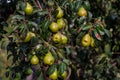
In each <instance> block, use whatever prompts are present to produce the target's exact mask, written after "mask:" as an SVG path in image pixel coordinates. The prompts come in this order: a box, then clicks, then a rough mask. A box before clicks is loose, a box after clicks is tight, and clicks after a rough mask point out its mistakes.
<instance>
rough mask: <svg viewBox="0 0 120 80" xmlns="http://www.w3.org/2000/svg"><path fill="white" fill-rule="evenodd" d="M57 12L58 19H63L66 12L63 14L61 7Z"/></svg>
mask: <svg viewBox="0 0 120 80" xmlns="http://www.w3.org/2000/svg"><path fill="white" fill-rule="evenodd" d="M56 10H57V11H58V13H57V15H56V17H57V18H62V17H63V15H64V12H63V10H62V9H61V7H59V6H58V7H57V9H56Z"/></svg>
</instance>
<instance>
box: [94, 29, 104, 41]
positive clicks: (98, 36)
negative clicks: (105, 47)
mask: <svg viewBox="0 0 120 80" xmlns="http://www.w3.org/2000/svg"><path fill="white" fill-rule="evenodd" d="M93 33H94V35H95V37H96V39H98V40H100V41H101V40H102V38H101V35H100V34H99V33H98V32H97V30H96V29H94V31H93Z"/></svg>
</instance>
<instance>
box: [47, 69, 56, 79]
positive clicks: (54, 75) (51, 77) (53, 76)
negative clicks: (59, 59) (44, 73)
mask: <svg viewBox="0 0 120 80" xmlns="http://www.w3.org/2000/svg"><path fill="white" fill-rule="evenodd" d="M49 77H50V79H52V80H57V78H58V71H57V69H55V71H54V72H53V73H52V74H51V75H50V76H49Z"/></svg>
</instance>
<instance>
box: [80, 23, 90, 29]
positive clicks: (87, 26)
mask: <svg viewBox="0 0 120 80" xmlns="http://www.w3.org/2000/svg"><path fill="white" fill-rule="evenodd" d="M90 28H92V25H90V24H87V25H84V26H82V27H81V30H88V29H90Z"/></svg>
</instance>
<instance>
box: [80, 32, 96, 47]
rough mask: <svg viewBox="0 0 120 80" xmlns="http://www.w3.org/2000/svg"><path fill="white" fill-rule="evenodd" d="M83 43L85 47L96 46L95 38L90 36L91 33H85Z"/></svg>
mask: <svg viewBox="0 0 120 80" xmlns="http://www.w3.org/2000/svg"><path fill="white" fill-rule="evenodd" d="M81 43H82V45H83V46H84V47H88V46H91V47H94V46H95V42H94V38H93V37H92V36H90V35H89V34H85V35H84V36H83V37H82V40H81Z"/></svg>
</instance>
